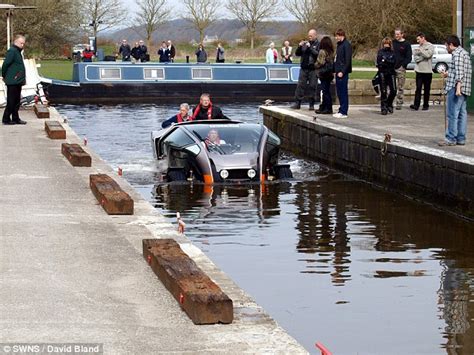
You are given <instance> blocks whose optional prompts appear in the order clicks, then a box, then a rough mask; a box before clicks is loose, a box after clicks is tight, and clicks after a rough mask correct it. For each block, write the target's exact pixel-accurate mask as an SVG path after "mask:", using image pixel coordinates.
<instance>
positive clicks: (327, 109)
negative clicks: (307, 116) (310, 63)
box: [315, 36, 334, 115]
mask: <svg viewBox="0 0 474 355" xmlns="http://www.w3.org/2000/svg"><path fill="white" fill-rule="evenodd" d="M316 73H317V75H318V78H319V81H320V82H321V91H322V92H323V99H322V103H321V105H320V106H319V108H318V109H317V110H316V111H315V112H316V113H319V114H323V115H329V114H331V115H332V96H331V82H332V80H333V79H334V45H333V44H332V41H331V38H329V37H328V36H325V37H323V38H322V39H321V44H320V45H319V54H318V59H317V60H316Z"/></svg>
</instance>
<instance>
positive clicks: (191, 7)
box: [183, 0, 220, 42]
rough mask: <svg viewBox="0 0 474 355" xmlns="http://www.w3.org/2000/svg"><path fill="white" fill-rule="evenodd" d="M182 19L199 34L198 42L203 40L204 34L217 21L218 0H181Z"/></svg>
mask: <svg viewBox="0 0 474 355" xmlns="http://www.w3.org/2000/svg"><path fill="white" fill-rule="evenodd" d="M183 3H184V6H185V9H186V10H185V13H184V16H183V18H184V19H186V20H187V21H189V22H190V23H191V24H192V26H193V27H194V28H195V29H196V30H197V31H198V32H199V42H202V41H203V40H204V32H205V31H206V29H207V28H208V27H209V26H210V25H212V24H213V23H214V22H215V21H216V20H217V10H218V9H219V6H220V5H219V0H183Z"/></svg>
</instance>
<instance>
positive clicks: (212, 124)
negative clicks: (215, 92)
mask: <svg viewBox="0 0 474 355" xmlns="http://www.w3.org/2000/svg"><path fill="white" fill-rule="evenodd" d="M151 141H152V146H153V154H154V157H155V158H156V159H157V160H158V169H159V171H160V172H162V174H163V176H164V178H165V180H167V181H169V182H171V181H191V180H192V181H201V182H204V183H219V182H264V181H268V180H273V179H287V178H292V173H291V169H290V167H289V165H288V164H280V163H279V154H280V144H281V140H280V138H279V137H278V136H277V135H276V134H275V133H273V132H272V131H270V130H269V129H268V128H267V127H265V126H263V125H261V124H255V123H244V122H239V121H231V120H212V121H190V122H183V123H178V124H175V125H172V126H170V127H168V128H165V129H162V130H160V131H154V132H152V134H151Z"/></svg>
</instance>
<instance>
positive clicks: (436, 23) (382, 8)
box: [319, 0, 451, 54]
mask: <svg viewBox="0 0 474 355" xmlns="http://www.w3.org/2000/svg"><path fill="white" fill-rule="evenodd" d="M450 4H451V0H418V1H415V2H413V1H412V0H398V1H396V2H394V1H392V0H353V1H350V2H349V1H346V0H319V6H320V17H319V18H320V21H321V24H322V25H323V26H324V27H327V28H331V29H332V30H336V29H337V28H342V29H344V30H345V32H346V34H347V37H348V39H349V40H350V41H351V43H352V46H353V49H354V51H353V53H354V54H356V53H357V51H359V50H360V49H361V48H365V49H373V48H376V47H378V46H379V44H380V41H381V40H382V38H383V37H385V36H389V37H392V36H393V31H394V29H395V28H397V27H401V28H403V29H404V30H405V32H406V33H407V37H408V38H409V39H410V38H411V39H413V38H414V37H415V34H416V33H417V32H419V31H422V32H424V33H425V34H426V35H427V38H428V40H429V41H430V42H436V41H440V40H442V39H443V36H444V35H445V34H446V33H449V32H450V31H451V25H450V24H451V13H450V11H449V10H448V11H447V9H451V7H450ZM400 9H403V11H400ZM368 11H370V16H368V15H364V14H366V13H367V12H368ZM334 14H336V15H334Z"/></svg>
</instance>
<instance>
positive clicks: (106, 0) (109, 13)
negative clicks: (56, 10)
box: [81, 0, 127, 37]
mask: <svg viewBox="0 0 474 355" xmlns="http://www.w3.org/2000/svg"><path fill="white" fill-rule="evenodd" d="M81 5H82V9H83V13H82V16H83V17H82V18H83V21H84V22H85V23H87V24H88V25H89V26H91V27H92V35H93V36H94V37H97V33H98V32H100V31H103V30H107V29H109V28H112V27H115V26H117V25H119V24H121V23H123V22H124V21H125V16H126V15H127V13H126V11H125V10H124V8H123V5H122V2H121V1H120V0H84V1H83V2H82V4H81Z"/></svg>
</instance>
